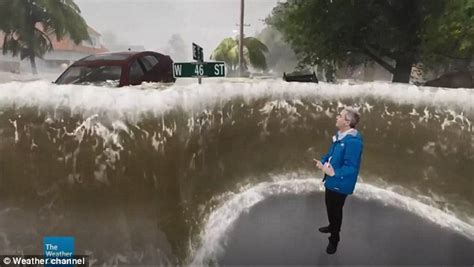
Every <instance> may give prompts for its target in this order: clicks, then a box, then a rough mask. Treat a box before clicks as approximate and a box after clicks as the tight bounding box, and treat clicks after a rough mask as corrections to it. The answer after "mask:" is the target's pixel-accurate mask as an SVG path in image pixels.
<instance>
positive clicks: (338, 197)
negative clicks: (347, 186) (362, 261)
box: [325, 188, 347, 244]
mask: <svg viewBox="0 0 474 267" xmlns="http://www.w3.org/2000/svg"><path fill="white" fill-rule="evenodd" d="M325 197H326V209H327V213H328V219H329V230H330V232H331V236H330V237H329V241H330V242H331V243H336V244H337V243H338V242H339V232H340V231H341V224H342V207H343V206H344V202H345V201H346V197H347V195H345V194H341V193H337V192H334V191H331V190H329V189H327V188H326V194H325Z"/></svg>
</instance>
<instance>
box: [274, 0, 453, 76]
mask: <svg viewBox="0 0 474 267" xmlns="http://www.w3.org/2000/svg"><path fill="white" fill-rule="evenodd" d="M444 5H445V1H430V0H397V1H394V0H364V1H355V0H350V1H349V0H288V1H287V2H284V3H279V4H278V5H277V6H276V7H275V8H274V9H273V12H272V15H271V16H270V17H269V18H268V19H267V23H268V24H270V25H273V26H274V27H276V28H277V29H278V30H279V31H280V32H282V33H283V35H284V36H285V39H286V40H287V41H288V42H289V43H290V44H291V45H292V47H293V49H294V50H295V52H296V53H297V55H298V56H299V57H300V58H301V60H302V61H303V62H304V63H306V64H310V65H317V64H318V65H330V64H334V63H337V64H339V63H341V62H344V61H347V60H348V59H349V58H350V57H353V56H355V55H363V56H364V57H365V58H366V60H372V61H375V62H376V63H378V64H380V65H381V66H382V67H383V68H385V69H386V70H388V71H389V72H391V73H392V74H393V79H392V81H393V82H403V83H407V82H409V80H410V74H411V68H412V65H413V64H414V63H416V62H417V60H419V58H420V54H421V49H422V45H423V34H424V30H425V28H426V27H425V23H426V18H428V17H433V18H434V17H439V16H440V15H441V14H442V11H443V10H444Z"/></svg>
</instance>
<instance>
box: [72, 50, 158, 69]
mask: <svg viewBox="0 0 474 267" xmlns="http://www.w3.org/2000/svg"><path fill="white" fill-rule="evenodd" d="M145 54H154V55H160V56H163V55H161V54H160V53H157V52H153V51H124V52H109V53H99V54H94V55H90V56H87V57H84V58H81V59H79V60H78V61H76V62H74V63H73V64H72V65H73V66H97V65H124V64H127V63H128V62H129V61H131V60H132V59H134V58H136V57H138V56H139V55H145Z"/></svg>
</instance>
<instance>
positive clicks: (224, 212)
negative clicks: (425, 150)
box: [190, 176, 474, 265]
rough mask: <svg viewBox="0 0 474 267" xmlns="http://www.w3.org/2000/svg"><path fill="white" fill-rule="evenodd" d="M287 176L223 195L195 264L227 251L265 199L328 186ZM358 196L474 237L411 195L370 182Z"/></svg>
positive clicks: (463, 224) (206, 226) (467, 227)
mask: <svg viewBox="0 0 474 267" xmlns="http://www.w3.org/2000/svg"><path fill="white" fill-rule="evenodd" d="M283 177H284V176H280V177H277V178H275V181H273V182H263V183H259V184H257V185H255V186H252V187H244V189H243V190H241V192H240V193H235V194H229V193H227V194H226V197H225V198H223V202H222V203H220V205H218V207H217V208H215V209H214V210H213V211H212V212H211V213H210V214H209V216H208V218H207V219H206V220H205V222H204V226H203V229H202V231H201V233H200V236H199V242H200V245H199V247H198V248H197V249H195V248H190V254H191V257H192V259H191V260H190V261H191V265H202V264H207V263H208V262H207V261H209V260H211V261H212V260H215V259H217V258H218V256H220V255H221V253H223V252H224V249H225V246H226V242H227V237H228V233H229V232H230V231H231V230H232V228H233V225H234V224H235V222H236V220H237V219H238V218H239V216H240V215H241V214H242V213H245V212H248V211H249V210H250V209H251V208H252V207H253V206H254V205H256V204H257V203H259V202H261V201H262V200H264V199H266V198H268V197H270V196H275V195H280V194H307V193H311V192H322V191H323V189H324V187H323V184H322V183H321V180H320V179H317V178H305V179H291V180H285V178H283ZM354 196H355V197H358V198H362V199H366V200H372V201H380V202H382V203H384V204H385V205H388V206H395V207H397V208H401V209H403V210H406V211H409V212H412V213H414V214H417V215H419V216H421V217H423V218H425V219H427V220H429V221H431V222H433V223H435V224H437V225H440V226H441V227H446V228H449V229H451V230H454V231H457V232H459V233H460V234H462V235H464V236H466V237H467V238H469V239H471V240H474V226H473V225H470V224H468V223H466V222H463V221H461V220H459V219H458V218H456V217H455V216H453V215H450V214H447V213H445V212H443V211H442V210H439V209H437V208H435V207H432V206H429V205H427V204H424V203H421V202H419V201H417V200H415V199H412V198H410V197H406V196H403V195H400V194H398V193H395V192H393V191H390V190H388V189H383V188H378V187H376V186H373V185H370V184H366V183H358V184H357V187H356V192H355V193H354Z"/></svg>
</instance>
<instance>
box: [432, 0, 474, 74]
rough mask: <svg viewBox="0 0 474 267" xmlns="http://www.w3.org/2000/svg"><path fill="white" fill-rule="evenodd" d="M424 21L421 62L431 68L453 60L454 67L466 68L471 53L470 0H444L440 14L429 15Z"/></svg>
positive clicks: (473, 8) (473, 10)
mask: <svg viewBox="0 0 474 267" xmlns="http://www.w3.org/2000/svg"><path fill="white" fill-rule="evenodd" d="M426 21H427V23H426V29H425V32H426V34H425V36H424V46H423V61H424V63H425V65H426V66H428V67H429V68H435V67H436V65H437V64H439V63H448V64H449V63H454V62H456V63H458V66H456V67H457V68H458V70H468V68H469V65H470V63H471V62H472V60H473V56H474V1H473V0H456V1H448V2H446V6H445V12H444V15H443V16H429V17H427V18H426ZM459 63H460V64H459Z"/></svg>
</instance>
